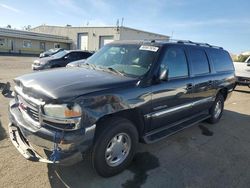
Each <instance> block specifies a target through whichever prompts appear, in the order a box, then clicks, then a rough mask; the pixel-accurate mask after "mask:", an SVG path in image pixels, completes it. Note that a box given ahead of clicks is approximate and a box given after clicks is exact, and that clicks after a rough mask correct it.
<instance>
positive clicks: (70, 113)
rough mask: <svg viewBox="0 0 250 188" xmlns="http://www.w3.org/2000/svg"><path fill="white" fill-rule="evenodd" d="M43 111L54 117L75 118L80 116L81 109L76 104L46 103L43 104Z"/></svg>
mask: <svg viewBox="0 0 250 188" xmlns="http://www.w3.org/2000/svg"><path fill="white" fill-rule="evenodd" d="M43 109H44V113H45V115H47V116H50V117H55V118H66V119H68V118H76V117H81V115H82V111H81V107H80V106H79V105H78V104H74V105H69V104H47V105H45V106H44V108H43Z"/></svg>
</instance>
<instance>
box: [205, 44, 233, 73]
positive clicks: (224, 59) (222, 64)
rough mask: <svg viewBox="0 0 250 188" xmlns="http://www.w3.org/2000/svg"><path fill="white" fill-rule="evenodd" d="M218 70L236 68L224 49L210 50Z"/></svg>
mask: <svg viewBox="0 0 250 188" xmlns="http://www.w3.org/2000/svg"><path fill="white" fill-rule="evenodd" d="M209 53H210V56H211V58H212V60H213V64H214V68H215V71H216V72H221V71H230V70H234V67H233V63H232V60H231V58H230V56H229V54H228V53H227V52H225V51H224V50H215V49H211V50H209Z"/></svg>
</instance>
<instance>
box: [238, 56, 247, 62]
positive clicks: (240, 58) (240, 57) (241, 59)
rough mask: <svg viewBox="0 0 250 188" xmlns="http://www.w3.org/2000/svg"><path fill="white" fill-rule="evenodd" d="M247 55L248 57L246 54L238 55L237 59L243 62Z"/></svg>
mask: <svg viewBox="0 0 250 188" xmlns="http://www.w3.org/2000/svg"><path fill="white" fill-rule="evenodd" d="M248 57H249V56H248V55H239V56H238V59H237V61H238V62H245V61H246V59H247V58H248Z"/></svg>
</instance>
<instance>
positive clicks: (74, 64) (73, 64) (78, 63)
mask: <svg viewBox="0 0 250 188" xmlns="http://www.w3.org/2000/svg"><path fill="white" fill-rule="evenodd" d="M85 62H86V59H80V60H77V61H73V62H71V63H68V64H67V66H66V67H81V66H84V63H85Z"/></svg>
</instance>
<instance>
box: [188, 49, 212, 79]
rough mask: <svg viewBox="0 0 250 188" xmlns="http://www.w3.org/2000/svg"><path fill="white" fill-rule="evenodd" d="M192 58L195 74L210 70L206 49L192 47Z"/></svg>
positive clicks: (205, 72)
mask: <svg viewBox="0 0 250 188" xmlns="http://www.w3.org/2000/svg"><path fill="white" fill-rule="evenodd" d="M190 58H191V62H192V65H193V72H194V74H195V75H202V74H207V73H209V72H210V69H209V63H208V59H207V55H206V53H205V51H204V50H201V49H191V50H190Z"/></svg>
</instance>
